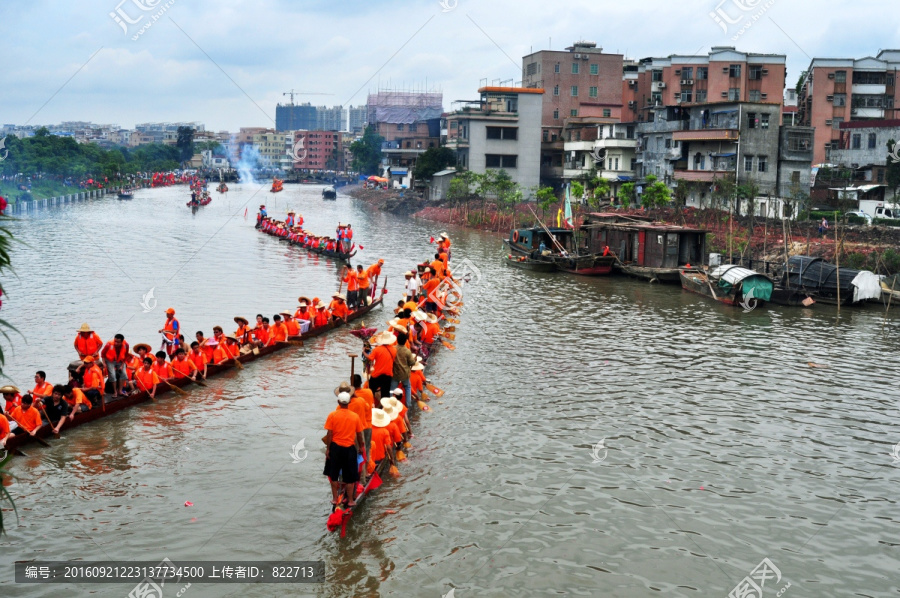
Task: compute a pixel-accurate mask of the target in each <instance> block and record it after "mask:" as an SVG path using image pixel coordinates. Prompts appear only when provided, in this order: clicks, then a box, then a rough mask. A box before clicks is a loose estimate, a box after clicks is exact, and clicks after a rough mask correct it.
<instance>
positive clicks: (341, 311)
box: [328, 293, 350, 322]
mask: <svg viewBox="0 0 900 598" xmlns="http://www.w3.org/2000/svg"><path fill="white" fill-rule="evenodd" d="M332 297H334V299H333V300H332V301H331V305H329V306H328V309H329V310H330V311H331V321H332V322H334V321H336V320H342V321H344V322H346V321H347V316H349V315H350V310H349V309H348V308H347V304H346V303H345V302H344V296H343V295H342V294H341V293H335V294H333V295H332Z"/></svg>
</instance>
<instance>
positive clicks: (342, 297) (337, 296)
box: [331, 293, 347, 301]
mask: <svg viewBox="0 0 900 598" xmlns="http://www.w3.org/2000/svg"><path fill="white" fill-rule="evenodd" d="M331 296H332V297H334V298H335V299H340V300H341V301H346V300H347V298H346V297H344V294H343V293H332V294H331Z"/></svg>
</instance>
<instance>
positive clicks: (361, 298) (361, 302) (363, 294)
mask: <svg viewBox="0 0 900 598" xmlns="http://www.w3.org/2000/svg"><path fill="white" fill-rule="evenodd" d="M356 280H357V281H358V282H359V291H358V292H357V293H356V308H357V309H359V308H360V307H365V306H367V305H368V304H369V302H370V297H369V288H370V283H369V277H368V275H367V274H366V271H365V270H363V267H362V264H357V266H356Z"/></svg>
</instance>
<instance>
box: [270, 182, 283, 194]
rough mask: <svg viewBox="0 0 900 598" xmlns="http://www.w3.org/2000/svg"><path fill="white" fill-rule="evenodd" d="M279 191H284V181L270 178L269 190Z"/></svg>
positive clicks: (271, 191) (272, 191)
mask: <svg viewBox="0 0 900 598" xmlns="http://www.w3.org/2000/svg"><path fill="white" fill-rule="evenodd" d="M279 191H284V181H282V180H281V179H272V188H271V189H269V192H270V193H278V192H279Z"/></svg>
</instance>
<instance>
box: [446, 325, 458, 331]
mask: <svg viewBox="0 0 900 598" xmlns="http://www.w3.org/2000/svg"><path fill="white" fill-rule="evenodd" d="M444 332H456V326H447V327H446V328H444Z"/></svg>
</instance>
